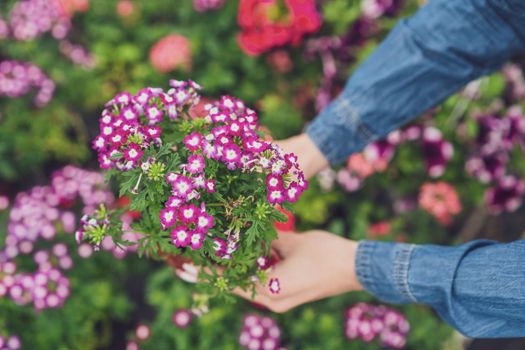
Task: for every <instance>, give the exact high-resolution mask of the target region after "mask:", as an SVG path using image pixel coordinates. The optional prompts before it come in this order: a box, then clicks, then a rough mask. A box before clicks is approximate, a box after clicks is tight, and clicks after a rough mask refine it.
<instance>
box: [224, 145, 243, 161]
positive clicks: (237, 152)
mask: <svg viewBox="0 0 525 350" xmlns="http://www.w3.org/2000/svg"><path fill="white" fill-rule="evenodd" d="M222 158H223V160H224V161H225V162H227V163H237V162H238V161H239V160H240V159H241V149H240V148H239V146H237V145H236V144H233V143H230V144H227V145H226V146H224V148H223V150H222Z"/></svg>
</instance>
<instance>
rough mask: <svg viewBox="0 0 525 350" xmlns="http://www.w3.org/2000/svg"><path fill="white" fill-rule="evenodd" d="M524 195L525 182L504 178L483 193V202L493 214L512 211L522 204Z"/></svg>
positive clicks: (509, 177)
mask: <svg viewBox="0 0 525 350" xmlns="http://www.w3.org/2000/svg"><path fill="white" fill-rule="evenodd" d="M524 194H525V181H523V180H520V179H518V178H516V177H514V176H505V177H502V178H500V179H498V180H497V182H496V185H495V186H494V187H492V188H490V189H489V190H488V191H487V192H486V193H485V201H486V202H487V205H488V207H489V210H490V211H491V212H492V213H494V214H499V213H501V212H503V211H509V212H511V211H514V210H516V209H518V208H519V207H520V205H521V203H522V200H523V195H524Z"/></svg>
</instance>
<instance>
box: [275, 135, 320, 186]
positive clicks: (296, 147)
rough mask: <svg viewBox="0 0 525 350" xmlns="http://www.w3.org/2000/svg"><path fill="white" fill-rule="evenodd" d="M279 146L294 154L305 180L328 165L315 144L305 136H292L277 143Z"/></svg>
mask: <svg viewBox="0 0 525 350" xmlns="http://www.w3.org/2000/svg"><path fill="white" fill-rule="evenodd" d="M279 145H280V146H281V147H282V148H283V149H284V150H285V151H286V152H289V153H294V154H295V155H296V156H297V158H298V161H299V165H300V167H301V170H302V171H303V172H304V175H305V177H306V178H310V177H312V176H314V175H315V174H317V173H318V172H319V171H321V170H323V169H325V168H326V167H328V166H329V165H330V164H329V163H328V160H327V159H326V158H325V156H324V155H323V153H321V151H320V150H319V148H317V146H316V145H315V143H314V142H313V141H312V140H311V139H310V137H309V136H308V135H307V134H306V133H303V134H300V135H297V136H293V137H291V138H289V139H286V140H283V141H280V142H279Z"/></svg>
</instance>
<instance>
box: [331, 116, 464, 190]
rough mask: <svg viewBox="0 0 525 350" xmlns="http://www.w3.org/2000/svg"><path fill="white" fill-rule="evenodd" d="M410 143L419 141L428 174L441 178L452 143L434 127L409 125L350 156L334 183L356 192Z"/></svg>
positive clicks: (452, 152) (450, 157) (451, 153)
mask: <svg viewBox="0 0 525 350" xmlns="http://www.w3.org/2000/svg"><path fill="white" fill-rule="evenodd" d="M414 141H420V145H421V153H422V155H423V158H424V161H425V168H426V171H427V173H428V175H429V176H431V177H439V176H441V175H443V173H444V172H445V169H446V165H447V164H448V162H449V161H450V159H452V156H453V154H454V149H453V147H452V144H450V143H449V142H447V141H446V140H445V139H444V137H443V135H442V133H441V132H440V131H439V130H438V129H436V128H435V127H431V126H428V127H422V126H419V125H413V126H409V127H407V128H406V129H404V130H400V131H393V132H391V133H390V134H388V136H387V137H386V138H385V139H383V140H380V141H376V142H374V143H372V144H370V145H368V146H366V147H365V149H364V150H363V152H361V153H359V154H354V155H352V156H350V157H349V158H348V160H347V165H346V168H344V169H341V170H339V171H338V173H337V175H336V179H337V181H338V182H339V184H341V186H343V188H344V189H345V190H346V191H348V192H353V191H356V190H358V189H360V188H361V187H362V185H363V182H364V180H365V179H366V178H367V177H369V176H371V175H373V174H374V173H378V172H383V171H385V170H386V168H387V167H388V164H389V163H390V161H391V160H392V158H393V157H394V154H395V151H396V147H397V146H399V145H401V144H403V143H405V142H414Z"/></svg>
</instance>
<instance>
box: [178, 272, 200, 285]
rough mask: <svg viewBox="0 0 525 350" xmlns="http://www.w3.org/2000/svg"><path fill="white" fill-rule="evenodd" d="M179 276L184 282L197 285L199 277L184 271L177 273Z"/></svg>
mask: <svg viewBox="0 0 525 350" xmlns="http://www.w3.org/2000/svg"><path fill="white" fill-rule="evenodd" d="M177 276H179V278H180V279H181V280H183V281H186V282H188V283H197V276H196V275H193V274H190V273H188V272H186V271H182V272H180V273H177Z"/></svg>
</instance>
